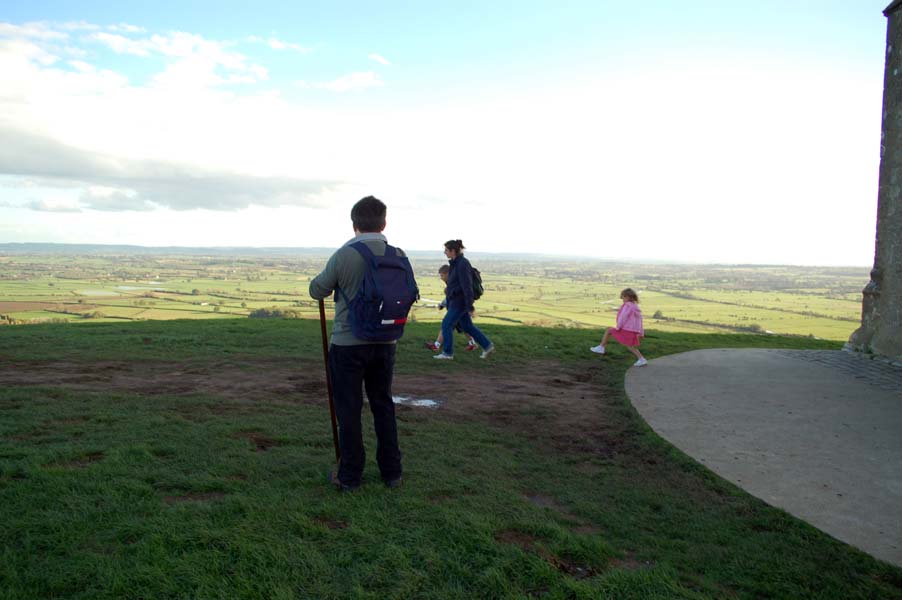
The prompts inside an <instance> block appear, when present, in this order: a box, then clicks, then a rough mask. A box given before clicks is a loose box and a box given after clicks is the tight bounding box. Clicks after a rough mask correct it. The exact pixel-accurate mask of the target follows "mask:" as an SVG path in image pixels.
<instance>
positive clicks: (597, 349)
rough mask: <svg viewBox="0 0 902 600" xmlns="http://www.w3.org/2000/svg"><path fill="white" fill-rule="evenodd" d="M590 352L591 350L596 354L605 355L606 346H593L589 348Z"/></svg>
mask: <svg viewBox="0 0 902 600" xmlns="http://www.w3.org/2000/svg"><path fill="white" fill-rule="evenodd" d="M589 350H591V351H592V352H594V353H595V354H604V346H602V345H601V344H598V345H597V346H592V347H591V348H589Z"/></svg>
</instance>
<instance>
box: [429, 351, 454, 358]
mask: <svg viewBox="0 0 902 600" xmlns="http://www.w3.org/2000/svg"><path fill="white" fill-rule="evenodd" d="M432 358H437V359H439V360H454V357H453V356H452V355H450V354H445V353H444V352H440V353H439V354H436V355H435V356H433V357H432Z"/></svg>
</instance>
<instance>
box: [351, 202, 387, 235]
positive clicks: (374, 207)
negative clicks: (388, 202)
mask: <svg viewBox="0 0 902 600" xmlns="http://www.w3.org/2000/svg"><path fill="white" fill-rule="evenodd" d="M385 210H386V208H385V203H383V202H382V200H380V199H379V198H376V197H375V196H367V197H366V198H361V199H360V200H358V201H357V204H355V205H354V208H352V209H351V223H353V224H354V229H356V230H357V231H362V232H367V233H373V232H377V233H378V232H380V231H382V230H383V229H385Z"/></svg>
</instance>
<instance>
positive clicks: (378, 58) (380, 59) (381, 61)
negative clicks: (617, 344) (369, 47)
mask: <svg viewBox="0 0 902 600" xmlns="http://www.w3.org/2000/svg"><path fill="white" fill-rule="evenodd" d="M369 58H370V60H374V61H376V62H377V63H379V64H380V65H386V66H387V65H390V64H391V63H390V62H388V59H386V58H385V57H384V56H381V55H379V54H376V53H373V54H370V55H369Z"/></svg>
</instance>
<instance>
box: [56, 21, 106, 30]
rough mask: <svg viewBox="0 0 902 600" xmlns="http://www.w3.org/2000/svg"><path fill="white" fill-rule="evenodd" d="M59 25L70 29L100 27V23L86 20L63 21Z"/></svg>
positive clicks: (94, 28) (95, 28)
mask: <svg viewBox="0 0 902 600" xmlns="http://www.w3.org/2000/svg"><path fill="white" fill-rule="evenodd" d="M59 27H60V29H67V30H69V31H96V30H98V29H100V25H94V24H93V23H87V22H85V21H69V22H68V23H61V24H60V25H59Z"/></svg>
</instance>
